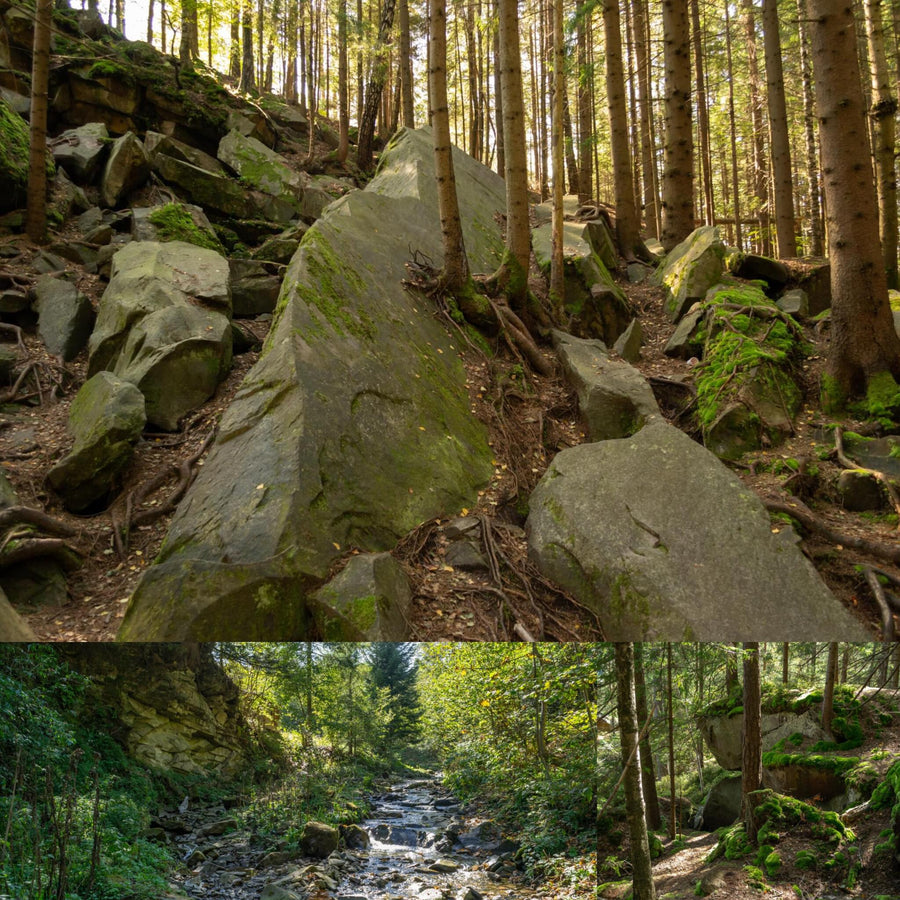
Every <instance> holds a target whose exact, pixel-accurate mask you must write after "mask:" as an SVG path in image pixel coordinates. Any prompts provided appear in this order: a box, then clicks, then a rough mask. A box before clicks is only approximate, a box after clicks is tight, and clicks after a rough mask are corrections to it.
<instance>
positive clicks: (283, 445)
mask: <svg viewBox="0 0 900 900" xmlns="http://www.w3.org/2000/svg"><path fill="white" fill-rule="evenodd" d="M455 164H456V166H457V179H458V185H457V188H458V191H459V195H460V205H461V208H462V213H463V215H462V218H463V222H465V223H466V225H465V226H464V227H465V240H466V246H467V248H468V250H469V253H470V258H471V259H472V260H473V263H472V264H473V268H476V269H480V270H482V271H488V270H489V269H491V268H492V267H494V266H496V265H497V264H498V262H499V256H500V251H501V250H502V241H501V238H500V235H499V231H498V228H497V225H496V223H495V221H494V214H495V213H496V212H497V210H498V209H502V208H503V206H504V204H505V194H504V189H503V182H502V180H501V179H499V178H498V176H497V175H495V174H494V173H492V172H490V170H488V169H487V168H486V167H484V166H480V165H479V164H477V163H475V162H474V161H473V160H471V159H469V158H468V157H466V156H464V155H463V154H462V153H458V154H457V155H456V158H455ZM399 222H402V223H403V227H402V228H398V227H397V223H399ZM167 246H169V245H167ZM410 248H413V249H416V250H419V251H420V252H422V253H424V254H427V255H428V256H429V257H431V259H432V260H434V262H435V264H436V265H440V263H441V259H442V251H441V238H440V229H439V218H438V214H437V201H436V189H435V187H434V169H433V151H432V148H431V139H430V134H429V133H427V132H426V133H422V132H415V131H407V130H404V131H402V132H401V133H400V134H399V136H397V137H396V138H395V139H394V140H393V141H392V142H391V145H390V146H389V147H388V148H387V149H386V151H385V152H384V154H383V156H382V161H381V168H380V171H379V174H378V176H377V177H376V178H375V179H374V180H373V182H372V183H371V185H370V187H369V189H368V190H366V191H355V192H352V193H350V194H348V195H347V196H346V197H344V198H342V199H341V200H339V201H337V202H336V203H335V204H333V205H332V206H331V208H330V209H329V212H328V213H327V214H326V216H325V217H324V218H322V219H321V220H319V222H317V223H316V225H315V226H313V227H312V228H311V229H310V230H309V231H308V232H307V234H306V235H305V237H304V239H303V242H302V244H301V245H300V248H299V250H298V251H297V253H296V254H295V256H294V258H293V261H292V262H291V265H290V266H289V267H288V269H287V272H286V274H285V279H284V285H283V287H282V292H281V298H280V301H279V309H278V311H277V313H276V316H277V319H276V322H275V325H274V326H273V329H272V331H271V332H270V334H269V337H268V339H267V341H266V345H265V349H264V353H263V356H262V358H261V359H260V361H259V362H258V363H257V365H256V366H255V367H254V368H253V369H252V370H251V372H250V373H249V374H248V376H247V377H246V378H245V380H244V383H243V384H242V386H241V387H240V388H239V389H238V392H237V395H236V396H235V399H234V401H233V402H232V404H231V406H230V407H229V409H228V410H227V411H226V412H225V414H224V416H223V418H222V422H221V425H220V430H219V435H218V438H217V440H216V443H215V444H214V446H213V449H212V451H211V453H210V456H209V458H208V459H207V461H206V465H205V466H204V467H203V470H202V471H201V473H200V475H199V476H198V478H197V480H196V481H195V482H194V484H193V486H192V487H191V489H190V491H189V492H188V494H187V496H186V498H185V500H184V501H183V502H182V504H181V506H180V507H179V509H178V511H177V512H176V514H175V516H174V518H173V520H172V524H171V527H170V531H169V534H168V537H167V538H166V541H165V543H164V545H163V547H162V550H161V552H160V555H159V557H158V560H157V564H156V565H154V566H152V567H151V568H150V569H148V571H147V572H146V573H145V575H144V577H143V578H142V580H141V582H140V584H139V585H138V588H137V590H136V592H135V594H134V596H133V597H132V601H131V604H130V606H129V608H128V611H127V613H126V617H125V621H124V623H123V625H122V629H121V631H120V634H119V637H120V638H122V639H126V640H134V639H153V640H156V639H167V640H168V639H176V640H181V639H187V638H188V636H190V635H194V636H199V635H204V634H205V635H207V636H211V635H217V636H219V637H224V636H225V635H226V634H228V635H233V636H234V637H235V639H237V638H238V637H241V639H248V640H251V639H263V638H267V637H271V638H276V637H277V638H284V639H293V638H297V637H301V636H303V635H304V634H306V633H307V631H306V629H307V628H308V621H307V613H306V601H307V600H308V598H309V595H310V594H311V593H312V592H313V591H315V590H316V589H317V588H318V587H319V586H320V585H321V584H322V583H323V582H324V581H325V579H326V578H327V577H328V574H329V570H330V568H331V565H332V563H333V562H334V560H335V558H336V557H337V556H338V555H340V554H341V553H343V552H344V549H345V548H347V547H356V548H358V549H361V550H365V551H372V552H378V551H384V550H387V549H390V548H391V547H392V546H393V545H394V543H395V542H396V541H397V540H398V539H399V538H400V537H401V536H402V535H404V534H406V533H407V532H408V531H409V530H410V529H411V528H413V527H415V526H416V525H418V524H420V523H421V522H422V521H424V520H426V519H429V518H433V517H435V516H439V515H444V514H447V513H449V512H453V511H455V510H458V509H459V508H460V507H461V506H469V505H471V504H472V503H473V502H474V499H475V497H476V492H477V490H478V489H479V488H480V487H481V486H483V485H484V484H485V483H486V482H487V480H488V479H489V478H490V475H491V472H492V466H491V454H490V450H489V448H488V446H487V438H486V434H485V432H484V429H483V428H482V426H481V425H480V424H479V423H478V422H477V421H476V420H475V419H474V418H473V417H472V415H471V412H470V410H469V403H468V395H467V392H466V389H465V375H464V372H463V369H462V365H461V363H460V361H459V358H458V355H457V350H456V348H455V345H454V343H453V338H451V337H450V336H449V335H448V334H447V332H446V331H445V330H444V329H443V328H442V327H441V326H440V324H439V323H438V322H437V321H436V319H435V318H434V316H433V315H432V312H431V310H430V307H429V304H428V301H427V300H426V299H425V298H423V297H421V296H419V295H416V294H413V293H411V292H408V291H407V290H406V289H405V288H404V287H403V284H402V282H403V280H404V279H405V278H406V275H407V273H406V268H405V264H406V262H407V260H408V259H409V256H410Z"/></svg>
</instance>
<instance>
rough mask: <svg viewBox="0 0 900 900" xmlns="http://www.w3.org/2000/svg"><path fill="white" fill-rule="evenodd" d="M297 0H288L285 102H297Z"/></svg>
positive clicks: (292, 103)
mask: <svg viewBox="0 0 900 900" xmlns="http://www.w3.org/2000/svg"><path fill="white" fill-rule="evenodd" d="M297 5H298V0H288V14H287V33H286V35H285V44H286V45H287V47H286V49H287V74H286V75H285V79H284V99H285V101H286V102H287V103H289V104H291V105H294V104H296V103H297V100H298V95H297V38H298V35H297V19H298V9H297Z"/></svg>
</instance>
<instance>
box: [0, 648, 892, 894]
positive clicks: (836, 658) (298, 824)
mask: <svg viewBox="0 0 900 900" xmlns="http://www.w3.org/2000/svg"><path fill="white" fill-rule="evenodd" d="M898 674H900V660H898V658H897V654H896V652H895V651H893V650H892V649H891V648H889V647H886V646H884V645H876V644H841V643H837V642H835V643H831V644H821V643H820V644H814V643H790V644H771V643H770V644H743V645H735V644H665V643H654V644H630V643H619V644H560V645H554V644H532V645H514V644H509V643H506V644H490V643H469V644H452V643H439V644H419V645H409V644H407V645H403V644H354V643H348V642H345V643H340V644H309V643H307V644H235V643H231V644H215V645H207V644H195V645H190V644H152V645H149V644H148V645H112V646H103V645H95V646H91V645H86V644H78V645H74V644H72V645H65V644H61V645H48V644H44V645H19V646H14V645H3V647H2V649H0V711H2V716H0V748H2V753H0V829H2V831H0V834H2V843H0V894H2V895H3V896H9V897H15V898H17V900H18V898H21V900H44V898H50V897H53V898H57V900H75V898H78V900H117V898H120V900H132V898H133V900H144V898H146V900H149V898H161V897H165V898H167V900H186V898H192V897H217V898H218V897H223V898H226V897H227V898H240V900H245V898H246V900H251V898H253V900H255V898H258V897H263V898H267V900H268V898H273V900H274V898H278V900H293V898H307V897H319V898H325V897H335V898H349V897H351V896H352V897H366V898H371V900H381V898H390V897H398V896H399V897H422V898H423V900H431V898H434V900H439V898H441V897H463V896H464V897H467V898H469V900H476V898H477V897H484V898H488V900H494V898H498V900H499V898H509V900H512V898H516V900H537V898H542V897H562V898H569V897H571V898H581V897H584V898H588V897H594V898H597V897H604V898H617V897H627V896H633V897H639V898H652V897H668V898H673V900H674V898H688V897H693V896H713V897H716V896H720V897H724V896H728V897H742V898H743V897H754V896H757V895H759V894H761V893H765V894H769V895H770V896H773V897H794V896H796V897H810V898H813V897H823V896H832V895H833V894H834V892H835V891H840V892H841V893H842V895H843V896H851V897H860V898H863V897H865V898H872V897H879V898H896V897H897V896H898V894H897V890H896V885H897V883H898V865H900V851H898V847H900V743H898V735H900V722H898V716H900V689H898Z"/></svg>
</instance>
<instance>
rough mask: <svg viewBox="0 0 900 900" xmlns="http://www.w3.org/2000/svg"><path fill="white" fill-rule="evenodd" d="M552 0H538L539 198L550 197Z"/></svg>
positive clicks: (545, 198)
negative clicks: (549, 16) (549, 103)
mask: <svg viewBox="0 0 900 900" xmlns="http://www.w3.org/2000/svg"><path fill="white" fill-rule="evenodd" d="M548 2H549V3H551V4H552V0H538V17H539V19H540V44H541V50H540V54H539V56H538V61H539V66H538V83H539V84H540V87H539V89H538V100H539V105H540V119H539V120H538V134H539V138H538V141H539V143H538V146H539V147H540V150H541V168H540V173H541V177H540V190H541V200H542V201H543V200H547V199H548V198H549V197H550V165H549V159H548V147H549V141H548V140H547V97H548V96H549V95H552V92H553V86H552V84H551V83H550V77H549V74H548V70H547V60H548V59H552V58H553V36H552V32H553V27H552V25H551V24H549V23H548V12H547V4H548Z"/></svg>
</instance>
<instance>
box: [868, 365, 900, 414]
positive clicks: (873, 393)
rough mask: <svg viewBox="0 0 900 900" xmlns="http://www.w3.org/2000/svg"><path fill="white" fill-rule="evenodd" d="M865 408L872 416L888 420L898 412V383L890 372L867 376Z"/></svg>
mask: <svg viewBox="0 0 900 900" xmlns="http://www.w3.org/2000/svg"><path fill="white" fill-rule="evenodd" d="M866 409H867V410H868V413H869V415H870V416H872V418H874V419H878V420H887V421H888V422H890V421H893V419H894V418H895V417H896V416H897V413H898V412H900V385H898V384H897V382H896V381H895V380H894V376H893V375H891V373H890V372H878V373H876V374H875V375H872V376H871V377H870V378H869V383H868V385H867V387H866Z"/></svg>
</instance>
